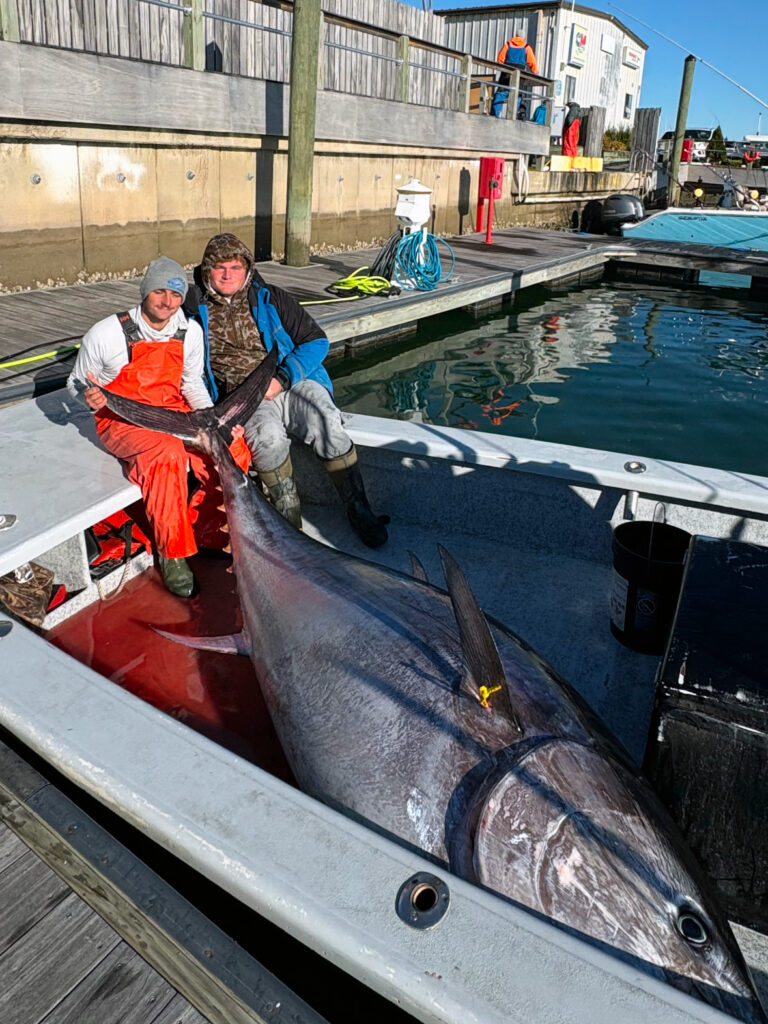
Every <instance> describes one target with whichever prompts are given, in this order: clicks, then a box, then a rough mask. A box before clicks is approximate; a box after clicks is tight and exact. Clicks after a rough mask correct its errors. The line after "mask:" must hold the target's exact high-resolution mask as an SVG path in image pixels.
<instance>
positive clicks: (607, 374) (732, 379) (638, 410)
mask: <svg viewBox="0 0 768 1024" xmlns="http://www.w3.org/2000/svg"><path fill="white" fill-rule="evenodd" d="M702 277H703V275H702ZM710 279H711V280H712V281H713V282H716V284H717V287H701V288H696V289H691V290H686V291H681V290H679V289H676V288H669V287H663V286H656V285H653V286H647V285H644V284H637V283H632V284H628V283H601V284H596V285H593V286H588V287H583V288H579V289H570V290H569V291H568V292H565V291H563V292H559V293H552V292H545V291H544V290H542V289H533V288H531V289H527V290H526V291H524V292H522V293H519V294H518V296H516V298H515V302H514V304H513V306H512V307H511V309H510V310H509V311H505V312H504V313H503V314H499V313H496V314H494V315H492V316H488V317H486V318H485V319H482V320H478V319H476V318H474V317H472V316H471V315H470V314H468V313H464V312H461V311H457V312H454V313H450V314H445V315H443V316H440V317H435V318H433V319H431V320H429V321H422V322H421V324H420V327H419V330H418V332H417V333H416V334H415V335H412V336H410V337H408V338H407V339H404V340H402V341H400V342H399V343H396V344H393V345H391V346H388V347H387V348H385V349H384V348H381V349H374V350H371V351H368V352H366V353H364V354H363V355H362V356H361V357H359V358H345V359H344V360H343V361H339V362H338V363H336V364H334V366H333V377H334V389H335V395H336V401H337V403H338V404H339V406H340V407H341V408H342V409H344V410H346V411H349V412H357V413H366V414H368V415H372V416H385V417H392V418H397V419H413V420H420V421H423V422H425V423H434V424H440V425H445V426H454V427H464V428H466V429H468V430H483V431H488V432H490V433H500V434H505V435H511V436H516V437H525V438H536V439H538V440H543V441H551V442H557V443H561V444H570V445H578V446H581V447H587V448H605V449H608V450H610V451H618V452H626V453H629V454H635V455H643V456H646V457H650V458H659V459H670V460H674V461H676V462H688V463H695V464H698V465H706V466H713V467H717V468H721V469H730V470H735V471H739V472H745V473H755V474H759V475H766V474H768V456H766V453H765V438H766V436H768V309H767V308H766V305H765V304H764V303H759V302H756V301H753V300H750V298H749V295H748V291H747V289H745V288H740V287H734V286H733V285H740V284H747V283H748V281H749V279H748V278H735V279H734V280H726V279H725V275H710Z"/></svg>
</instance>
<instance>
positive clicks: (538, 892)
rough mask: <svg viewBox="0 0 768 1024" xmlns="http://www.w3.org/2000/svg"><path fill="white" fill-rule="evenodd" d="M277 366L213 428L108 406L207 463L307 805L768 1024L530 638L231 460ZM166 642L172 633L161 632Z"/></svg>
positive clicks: (592, 729) (676, 841)
mask: <svg viewBox="0 0 768 1024" xmlns="http://www.w3.org/2000/svg"><path fill="white" fill-rule="evenodd" d="M273 371H274V354H270V355H269V356H268V357H267V358H266V359H265V361H264V362H263V363H262V364H261V366H260V367H259V368H257V370H256V371H254V373H253V374H252V375H251V377H250V378H249V379H248V380H247V381H246V382H245V383H244V384H243V385H242V386H241V388H239V389H238V390H237V391H236V392H235V393H234V394H233V395H232V396H230V397H229V398H228V399H227V400H226V401H225V402H224V403H222V404H221V405H220V406H217V407H216V408H215V409H213V410H204V411H199V412H195V413H190V414H184V413H177V412H171V411H167V410H160V409H153V408H150V407H148V406H142V405H137V404H136V403H133V402H130V401H128V400H126V399H124V398H120V397H118V396H114V395H111V394H110V393H109V392H105V395H106V397H107V400H108V405H109V407H110V408H111V409H112V410H113V411H114V412H115V413H117V414H118V415H120V416H122V417H124V418H125V419H128V420H131V421H132V422H134V423H137V424H139V425H140V426H145V427H151V428H154V429H158V430H163V431H165V432H168V433H172V434H175V435H176V436H178V437H182V438H184V439H185V440H186V441H187V442H190V443H192V444H194V445H196V446H198V447H200V448H201V449H203V450H205V451H207V452H208V453H210V455H211V456H212V458H213V460H214V462H215V464H216V467H217V470H218V473H219V477H220V481H221V487H222V491H223V495H224V503H225V506H226V511H227V519H228V524H229V530H230V535H231V544H232V556H233V560H234V566H235V572H236V575H237V581H238V591H239V596H240V603H241V607H242V615H243V628H242V631H241V632H240V633H238V634H237V635H234V636H228V637H197V638H190V637H172V639H176V640H179V641H181V642H183V643H186V644H189V645H191V646H194V647H198V648H203V649H207V650H218V651H226V652H230V653H239V654H247V655H248V656H249V657H250V658H251V659H252V661H253V665H254V668H255V671H256V677H257V679H258V682H259V686H260V687H261V689H262V691H263V694H264V697H265V700H266V703H267V706H268V708H269V712H270V715H271V717H272V721H273V722H274V726H275V729H276V731H277V734H278V736H279V738H280V741H281V743H282V746H283V749H284V751H285V754H286V757H287V759H288V762H289V764H290V765H291V768H292V769H293V772H294V775H295V777H296V779H297V781H298V783H299V785H300V786H301V788H302V789H303V790H304V791H305V792H307V793H309V794H311V795H312V796H314V797H316V798H317V799H318V800H321V801H323V802H324V803H326V804H329V805H330V806H332V807H334V808H337V809H338V810H340V811H342V812H343V813H345V814H347V815H350V816H352V817H354V818H356V819H357V820H359V821H362V822H364V823H366V824H368V825H370V826H372V827H374V828H376V829H377V830H379V831H383V832H385V833H386V834H388V835H389V836H390V837H391V838H392V839H394V840H396V841H398V842H400V843H404V844H407V845H408V846H409V847H412V848H415V849H418V850H419V851H421V852H423V853H424V854H426V855H427V856H428V857H430V858H431V859H432V860H433V861H434V862H436V863H438V864H440V865H443V866H445V867H447V868H448V869H449V870H450V871H452V872H454V873H455V874H457V875H460V876H461V877H463V878H466V879H469V880H471V881H473V882H475V883H476V884H478V885H480V886H483V887H485V888H487V889H490V890H492V891H493V892H495V893H497V894H498V895H499V896H501V897H504V898H506V899H509V900H512V901H514V902H515V903H517V904H519V905H521V906H523V907H526V908H528V909H529V910H531V911H533V912H535V913H537V914H540V915H543V916H545V917H546V918H548V919H549V920H551V921H552V922H554V923H556V924H557V925H559V926H561V927H564V928H566V929H568V930H569V931H570V932H572V933H574V934H578V935H580V936H582V937H584V938H585V939H588V940H589V941H591V942H593V943H596V944H598V945H599V946H600V947H602V948H603V949H605V950H608V951H611V952H613V953H615V954H617V955H619V956H621V957H622V958H624V959H626V960H629V961H630V962H631V963H633V964H635V965H636V966H638V967H641V968H642V969H644V970H645V971H647V972H649V973H651V974H653V975H655V976H657V977H661V978H663V979H665V980H666V981H667V982H669V983H671V984H672V985H675V986H677V987H678V988H680V989H683V990H684V991H687V992H689V993H691V994H694V995H696V996H698V997H699V998H701V999H703V1000H705V1001H706V1002H707V1003H709V1004H711V1005H712V1006H715V1007H718V1008H719V1009H721V1010H724V1011H725V1012H727V1013H730V1014H731V1015H732V1016H734V1017H736V1018H737V1019H739V1020H742V1021H746V1022H750V1024H758V1022H762V1024H765V1022H766V1020H767V1019H768V1018H766V1016H765V1015H764V1013H763V1010H762V1008H761V1006H760V1003H759V1000H758V997H757V995H756V991H755V988H754V986H753V983H752V981H751V979H750V976H749V972H748V969H747V967H746V965H745V963H744V960H743V958H742V956H741V953H740V951H739V948H738V945H737V943H736V941H735V939H734V937H733V934H732V932H731V930H730V927H729V925H728V922H727V920H726V919H725V917H724V915H723V914H722V912H721V911H720V910H719V909H718V907H717V904H716V901H715V900H714V898H713V896H712V894H711V893H710V891H709V889H708V887H707V884H706V881H705V879H704V877H703V874H702V872H701V871H700V869H699V868H698V867H697V865H696V864H695V862H694V861H693V858H692V857H691V855H690V854H689V853H688V851H687V850H686V848H685V845H684V843H683V841H682V838H681V837H680V836H679V835H678V833H677V831H676V829H675V827H674V825H673V823H672V822H671V820H670V819H669V818H668V816H667V815H666V813H665V811H664V809H663V808H662V807H661V805H660V803H659V802H658V801H657V799H656V798H655V796H654V794H653V793H652V791H651V789H650V787H649V786H648V785H647V783H646V782H644V781H643V779H642V778H641V777H640V776H639V775H638V773H637V771H636V770H635V768H634V767H633V765H632V763H631V762H630V761H629V759H628V758H627V756H626V755H625V753H624V751H623V749H622V748H621V747H620V746H619V744H618V743H617V742H616V741H615V740H614V739H613V738H612V737H611V735H610V734H609V733H608V731H607V730H606V729H605V727H604V726H603V725H602V724H601V723H600V721H599V720H598V719H597V718H596V716H595V715H594V714H593V713H592V712H591V710H590V709H589V708H588V707H587V705H586V704H585V703H584V702H583V701H582V700H581V699H580V697H579V696H578V695H577V694H576V692H575V691H574V690H572V689H571V687H570V686H569V685H568V684H567V683H566V682H565V681H564V680H563V679H562V678H561V677H559V676H558V675H557V673H556V672H555V671H554V670H553V669H552V668H551V667H550V666H549V665H548V664H547V663H546V662H545V661H544V660H543V659H542V658H541V657H540V656H539V655H537V654H536V652H535V651H533V650H532V649H531V647H530V646H529V645H528V644H526V643H525V641H524V640H522V639H521V638H519V637H517V636H516V635H515V634H514V633H513V632H511V631H510V630H509V629H507V628H506V627H505V626H503V625H502V624H500V623H499V622H496V621H494V620H493V619H491V618H489V617H488V616H486V615H485V614H484V613H483V611H482V610H481V609H480V607H479V606H478V604H477V601H476V600H475V598H474V596H473V594H472V591H471V589H470V587H469V585H468V583H467V581H466V579H465V577H464V575H463V573H462V572H461V570H460V568H459V567H458V565H457V564H456V562H455V561H454V559H453V558H452V557H451V556H450V555H449V554H448V553H447V552H446V551H444V550H442V549H441V551H440V554H441V560H442V564H443V569H444V574H445V582H446V589H442V588H441V587H438V586H434V585H432V584H430V583H429V582H427V580H426V578H425V577H424V573H423V571H421V569H420V567H419V566H418V565H416V567H415V570H414V575H407V574H404V573H402V572H398V571H396V570H393V569H388V568H385V567H382V566H380V565H375V564H372V563H370V562H368V561H364V560H362V559H359V558H356V557H353V556H351V555H348V554H345V553H343V552H340V551H337V550H334V549H331V548H329V547H327V546H326V545H324V544H321V543H319V542H317V541H315V540H313V539H312V538H310V537H308V536H306V535H305V534H303V533H300V532H299V531H297V530H295V529H294V528H293V527H292V526H290V525H289V524H288V523H287V522H286V521H285V520H284V519H283V518H282V517H281V516H280V515H279V514H278V513H277V512H276V511H275V510H274V509H273V508H272V506H271V505H270V504H269V503H268V502H267V501H266V499H265V498H264V496H263V494H262V493H261V491H260V489H259V488H258V487H256V486H254V484H253V482H252V481H251V480H250V479H249V478H248V476H247V475H246V474H244V473H243V472H242V471H241V470H239V469H238V468H237V467H236V466H235V464H234V462H233V460H232V458H231V457H230V455H229V452H228V450H227V441H228V440H229V439H230V436H231V434H230V432H231V425H232V424H235V423H239V422H243V421H244V420H245V419H246V418H247V416H248V414H249V410H251V409H252V408H254V407H255V406H256V405H257V404H258V402H259V401H260V400H261V397H262V396H263V393H264V391H265V390H266V387H267V385H268V383H269V381H270V380H271V378H272V375H273ZM166 635H169V636H170V634H166Z"/></svg>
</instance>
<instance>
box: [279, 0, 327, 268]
mask: <svg viewBox="0 0 768 1024" xmlns="http://www.w3.org/2000/svg"><path fill="white" fill-rule="evenodd" d="M320 14H321V9H320V0H295V2H294V5H293V38H292V42H291V106H290V123H289V135H288V198H287V203H286V223H285V262H286V263H287V264H288V266H289V267H306V266H308V265H309V243H310V237H311V234H312V172H313V165H314V159H315V113H316V107H317V77H318V62H319V53H320V45H321V39H320V30H321V25H322V20H321V17H320Z"/></svg>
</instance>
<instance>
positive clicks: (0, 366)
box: [0, 345, 80, 370]
mask: <svg viewBox="0 0 768 1024" xmlns="http://www.w3.org/2000/svg"><path fill="white" fill-rule="evenodd" d="M79 348H80V346H79V345H67V346H65V347H64V348H55V349H53V350H52V351H51V352H41V353H40V355H39V356H27V357H26V358H25V359H13V360H12V361H11V362H9V363H0V370H9V369H10V368H11V367H12V366H23V365H24V364H25V363H36V362H38V361H39V360H40V359H50V358H51V357H52V356H60V355H63V354H64V353H65V352H75V351H76V350H77V349H79Z"/></svg>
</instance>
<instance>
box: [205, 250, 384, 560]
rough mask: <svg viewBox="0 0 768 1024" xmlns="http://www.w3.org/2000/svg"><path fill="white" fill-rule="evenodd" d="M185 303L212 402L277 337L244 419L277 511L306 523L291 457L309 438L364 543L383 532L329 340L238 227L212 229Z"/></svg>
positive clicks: (372, 543)
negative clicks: (347, 419)
mask: <svg viewBox="0 0 768 1024" xmlns="http://www.w3.org/2000/svg"><path fill="white" fill-rule="evenodd" d="M185 311H186V312H187V314H188V315H190V316H192V317H194V318H195V319H196V320H197V321H198V322H199V323H200V325H201V326H202V328H203V331H204V333H205V338H206V344H207V349H208V355H209V364H208V366H207V373H208V385H209V390H210V391H211V394H212V395H213V397H214V400H215V399H216V398H217V397H222V395H223V394H226V393H227V392H230V391H232V390H233V389H234V388H236V387H237V386H238V384H241V383H242V382H243V381H244V380H245V378H246V377H247V376H248V375H249V374H250V373H251V372H252V371H253V370H254V369H255V368H256V366H258V364H259V363H260V362H261V360H262V359H263V358H264V356H265V355H266V354H267V352H269V351H271V349H272V348H273V347H274V346H275V345H276V346H277V350H278V353H279V359H278V366H277V370H276V371H275V377H274V378H273V380H272V383H271V384H270V386H269V388H268V390H267V393H266V395H265V397H264V401H263V402H262V403H261V405H260V406H259V408H258V409H257V410H256V412H255V413H254V414H253V416H252V417H251V419H250V420H249V421H248V422H247V423H246V424H245V439H246V441H247V443H248V447H249V448H250V450H251V453H252V456H253V462H252V466H251V470H252V471H253V472H256V473H258V476H259V478H260V479H261V481H262V482H263V483H264V485H265V486H266V488H267V490H268V491H269V495H270V498H271V499H272V502H273V504H274V505H275V507H276V508H277V510H278V511H279V512H280V513H282V515H283V516H285V518H286V519H288V520H289V521H290V522H291V523H293V525H294V526H296V527H298V528H299V529H300V528H301V506H300V502H299V495H298V492H297V490H296V484H295V482H294V479H293V467H292V465H291V456H290V449H291V440H290V439H291V437H295V438H297V439H299V440H301V441H304V442H305V443H307V444H310V445H312V448H313V450H314V452H315V454H316V455H317V456H318V457H319V458H320V460H321V461H322V462H323V464H324V466H325V468H326V469H327V471H328V473H329V475H330V477H331V480H332V481H333V483H334V484H335V486H336V489H337V491H338V492H339V495H340V496H341V499H342V501H343V502H344V505H345V507H346V511H347V516H348V518H349V521H350V523H351V524H352V527H353V529H354V530H355V532H356V533H357V534H358V536H359V537H360V539H361V540H362V541H363V543H364V544H367V545H368V546H369V547H372V548H376V547H380V546H381V545H382V544H384V543H385V542H386V540H387V530H386V523H387V522H388V521H389V520H388V518H387V517H386V516H377V515H375V514H374V513H373V512H372V511H371V507H370V505H369V504H368V499H367V497H366V494H365V488H364V486H363V479H362V476H361V474H360V467H359V466H358V462H357V452H356V451H355V446H354V445H353V444H352V440H351V438H350V437H349V434H347V432H346V431H345V430H344V427H343V424H342V420H341V413H340V412H339V410H338V409H337V407H336V405H335V404H334V402H333V397H332V395H333V387H332V385H331V380H330V377H329V376H328V374H327V372H326V370H325V368H324V366H323V359H325V356H326V354H327V352H328V339H327V337H326V336H325V334H324V332H323V331H322V330H321V329H320V327H318V325H317V324H316V323H315V321H314V320H313V319H312V317H311V316H309V314H308V313H306V312H305V311H304V310H303V309H302V308H301V306H300V305H299V304H298V302H296V300H295V299H294V298H292V297H291V296H290V295H289V294H288V293H287V292H285V291H283V290H282V288H277V287H275V286H274V285H268V284H266V283H265V281H264V280H263V279H262V278H261V277H260V275H259V274H258V273H257V272H256V270H255V268H254V259H253V255H252V254H251V252H250V250H249V249H248V247H247V246H246V245H245V244H244V243H243V242H241V241H240V239H239V238H237V237H236V236H235V235H231V234H222V235H215V236H214V237H213V238H212V239H211V240H210V242H209V243H208V245H207V246H206V248H205V252H204V253H203V259H202V263H201V264H200V266H199V267H196V268H195V273H194V285H193V286H192V287H191V288H190V290H189V293H188V296H187V301H186V303H185Z"/></svg>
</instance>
